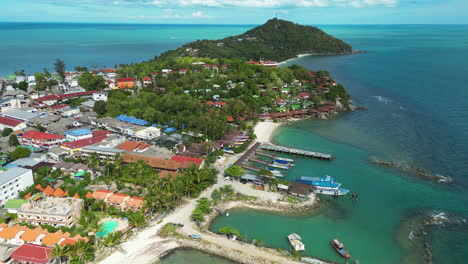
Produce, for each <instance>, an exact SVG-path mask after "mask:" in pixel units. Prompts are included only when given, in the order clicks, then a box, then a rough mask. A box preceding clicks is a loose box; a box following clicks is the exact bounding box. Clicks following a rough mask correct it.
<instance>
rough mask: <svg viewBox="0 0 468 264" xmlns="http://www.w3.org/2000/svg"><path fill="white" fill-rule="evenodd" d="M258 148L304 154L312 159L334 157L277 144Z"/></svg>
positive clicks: (329, 158)
mask: <svg viewBox="0 0 468 264" xmlns="http://www.w3.org/2000/svg"><path fill="white" fill-rule="evenodd" d="M260 148H261V149H264V150H269V151H274V152H281V153H286V154H291V155H298V156H304V157H309V158H314V159H323V160H333V159H334V158H335V157H333V155H331V154H326V153H320V152H314V151H306V150H300V149H293V148H286V147H279V146H272V145H261V146H260Z"/></svg>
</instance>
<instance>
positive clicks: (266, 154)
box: [255, 151, 276, 159]
mask: <svg viewBox="0 0 468 264" xmlns="http://www.w3.org/2000/svg"><path fill="white" fill-rule="evenodd" d="M255 154H257V155H260V156H265V157H269V158H273V159H274V158H275V157H276V155H274V154H269V153H266V152H263V151H257V152H256V153H255Z"/></svg>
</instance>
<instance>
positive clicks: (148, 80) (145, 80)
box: [141, 76, 153, 86]
mask: <svg viewBox="0 0 468 264" xmlns="http://www.w3.org/2000/svg"><path fill="white" fill-rule="evenodd" d="M141 80H142V81H143V85H144V86H148V85H150V84H152V83H153V80H152V79H151V77H148V76H145V77H143V78H142V79H141Z"/></svg>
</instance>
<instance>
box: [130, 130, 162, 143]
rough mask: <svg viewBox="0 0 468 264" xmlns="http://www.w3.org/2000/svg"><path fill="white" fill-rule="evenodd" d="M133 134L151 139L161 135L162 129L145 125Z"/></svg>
mask: <svg viewBox="0 0 468 264" xmlns="http://www.w3.org/2000/svg"><path fill="white" fill-rule="evenodd" d="M133 136H134V137H137V138H140V139H144V140H151V139H154V138H157V137H160V136H161V129H159V128H157V127H145V128H143V129H141V130H138V131H136V132H135V134H134V135H133Z"/></svg>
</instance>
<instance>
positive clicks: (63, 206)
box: [18, 197, 83, 227]
mask: <svg viewBox="0 0 468 264" xmlns="http://www.w3.org/2000/svg"><path fill="white" fill-rule="evenodd" d="M82 207H83V200H81V199H75V198H56V197H47V198H45V199H40V200H38V201H30V202H29V203H26V204H23V205H22V206H21V208H20V209H18V220H19V221H21V222H26V223H30V224H33V225H51V226H64V227H71V226H74V225H75V224H76V223H77V221H78V219H79V218H80V216H81V208H82Z"/></svg>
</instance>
